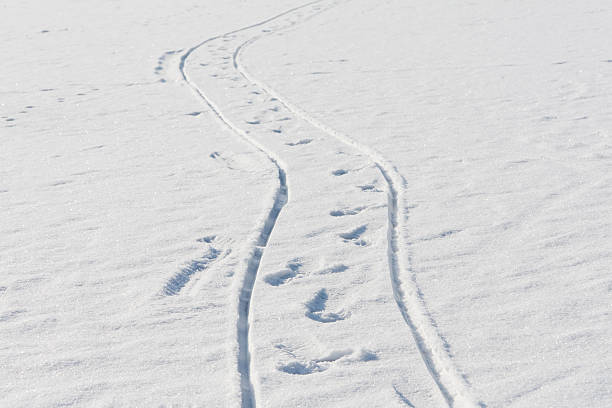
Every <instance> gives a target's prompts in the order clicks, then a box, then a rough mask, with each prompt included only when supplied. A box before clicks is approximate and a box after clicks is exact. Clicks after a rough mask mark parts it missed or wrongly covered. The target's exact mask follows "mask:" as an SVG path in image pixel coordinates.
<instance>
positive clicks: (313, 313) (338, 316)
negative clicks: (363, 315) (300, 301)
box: [305, 289, 350, 323]
mask: <svg viewBox="0 0 612 408" xmlns="http://www.w3.org/2000/svg"><path fill="white" fill-rule="evenodd" d="M328 300H329V295H328V293H327V290H326V289H320V290H319V291H318V292H317V293H315V295H314V297H313V298H312V299H311V300H309V301H308V302H306V304H305V306H306V317H308V318H309V319H311V320H314V321H317V322H320V323H334V322H337V321H339V320H344V319H346V318H348V317H349V316H350V314H349V313H345V312H344V311H340V312H339V313H332V312H326V311H325V309H326V303H327V301H328Z"/></svg>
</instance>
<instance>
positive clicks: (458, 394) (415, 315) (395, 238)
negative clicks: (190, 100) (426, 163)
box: [179, 0, 485, 408]
mask: <svg viewBox="0 0 612 408" xmlns="http://www.w3.org/2000/svg"><path fill="white" fill-rule="evenodd" d="M317 3H324V0H315V1H311V2H308V3H306V4H303V5H301V6H298V7H294V8H292V9H289V10H287V11H284V12H282V13H280V14H277V15H275V16H272V17H270V18H267V19H265V20H263V21H261V22H259V23H255V24H252V25H249V26H246V27H243V28H240V29H237V30H233V31H230V32H227V33H225V34H220V35H216V36H214V37H210V38H208V39H206V40H204V41H202V42H200V43H199V44H197V45H195V46H194V47H192V48H190V49H188V50H187V51H186V52H185V53H184V54H183V55H182V56H181V58H180V63H179V71H180V74H181V76H182V79H183V80H184V81H185V82H186V83H187V85H188V86H189V87H190V88H191V89H192V90H193V91H194V92H195V94H196V95H197V96H198V97H199V98H200V99H201V100H203V101H204V102H205V103H206V105H208V106H209V108H210V109H211V110H212V112H213V113H214V115H215V116H216V117H217V118H218V119H219V120H220V121H221V122H222V123H223V124H224V125H225V126H227V128H229V129H230V130H231V131H232V132H233V133H235V134H236V135H238V136H239V137H241V138H242V139H244V140H245V141H247V142H248V143H250V144H251V145H252V146H254V147H255V148H256V149H257V150H259V151H260V152H262V153H264V154H265V155H266V156H267V158H268V159H269V161H270V162H271V163H272V164H273V165H274V166H275V167H276V169H277V171H278V182H279V186H278V188H277V190H276V192H275V194H274V198H273V204H272V206H271V208H270V210H269V212H268V214H267V217H266V218H265V220H264V222H263V225H262V226H261V228H260V229H259V232H258V235H257V237H256V238H255V239H253V241H252V243H251V246H250V257H249V258H248V261H247V266H246V274H245V276H244V279H243V281H242V284H241V287H240V290H239V304H238V320H237V328H236V329H237V340H238V362H237V365H238V367H237V368H238V372H239V374H240V388H241V406H242V408H254V407H255V405H256V401H255V390H254V386H253V383H252V381H251V367H250V366H251V357H250V355H251V351H250V347H249V315H250V313H249V311H250V303H251V297H252V291H253V288H254V284H255V279H256V276H257V272H258V270H259V266H260V263H261V259H262V256H263V253H264V250H265V248H266V246H267V244H268V241H269V238H270V235H271V234H272V232H273V230H274V227H275V225H276V221H277V219H278V217H279V215H280V213H281V211H282V209H283V207H284V206H285V205H286V204H287V202H288V200H289V186H288V181H287V171H286V170H285V169H286V167H285V166H284V164H283V163H282V161H281V159H280V158H279V157H278V156H277V155H276V154H275V153H274V152H273V151H271V150H269V149H267V148H266V147H265V146H264V145H262V144H261V143H259V142H258V141H257V140H256V139H255V138H253V137H251V136H249V134H248V132H246V131H244V130H243V129H241V128H240V127H239V126H238V125H236V124H235V123H234V122H233V121H232V120H230V119H229V118H228V117H227V116H226V115H225V114H224V113H223V112H222V111H221V109H220V108H219V107H218V106H217V105H216V104H215V103H214V102H213V101H212V100H211V99H210V98H209V97H208V96H207V95H206V93H205V92H204V91H203V90H202V89H200V88H199V87H198V85H197V84H196V83H195V82H193V81H191V80H190V78H189V76H188V74H187V72H186V70H185V63H186V61H187V59H188V58H189V56H190V55H191V54H192V53H193V52H194V51H196V50H197V49H198V48H200V47H202V46H203V45H205V44H207V43H209V42H211V41H214V40H217V39H221V38H224V37H228V36H230V35H233V34H236V33H239V32H243V31H247V30H249V29H252V28H256V27H261V26H263V25H265V24H267V23H270V22H272V21H274V20H277V19H279V18H281V17H283V16H286V15H289V14H291V13H293V12H295V11H298V10H300V9H303V8H306V7H308V6H311V5H314V4H317ZM264 31H265V34H263V35H270V34H272V33H274V32H275V31H274V30H264ZM263 35H262V34H258V35H255V36H253V37H251V38H249V39H248V40H246V41H244V42H243V43H241V44H240V45H239V46H238V47H237V48H236V49H235V50H234V52H233V57H232V60H233V67H234V69H235V70H236V71H237V72H238V73H239V74H240V75H241V76H242V77H243V78H244V79H246V80H247V81H249V82H251V83H252V84H253V85H255V86H257V87H259V88H261V89H262V90H263V91H265V92H266V93H268V94H269V95H270V96H271V97H274V98H276V99H277V100H278V101H279V102H280V103H281V104H283V105H284V106H285V107H286V108H287V109H288V110H289V111H291V112H292V113H293V114H294V115H296V116H297V117H299V118H301V119H303V120H305V121H306V122H308V123H310V124H311V125H312V126H314V127H315V128H317V129H319V130H320V131H322V132H324V133H325V134H327V135H329V136H331V137H333V138H335V139H337V140H339V141H340V142H342V143H344V144H346V145H348V146H350V147H352V148H354V149H356V150H357V151H360V152H361V153H363V154H364V155H365V156H367V157H369V159H370V160H371V161H372V162H373V163H374V164H375V165H376V167H377V168H378V170H379V171H380V173H381V175H382V176H383V178H384V179H385V182H386V184H387V186H388V198H387V199H388V232H387V258H388V263H389V270H390V280H391V285H392V288H393V295H394V298H395V301H396V303H397V306H398V308H399V310H400V312H401V314H402V317H403V319H404V321H405V322H406V324H407V326H408V327H409V329H410V331H411V333H412V335H413V337H414V340H415V343H416V345H417V348H418V350H419V352H420V354H421V357H422V359H423V361H424V363H425V365H426V367H427V369H428V372H429V373H430V375H431V377H432V379H433V380H434V382H435V383H436V385H437V387H438V389H439V391H440V393H441V394H442V396H443V397H444V399H445V400H446V402H447V404H448V406H449V407H466V408H467V407H470V408H471V407H478V406H481V407H483V406H485V405H484V404H483V403H482V402H479V401H476V400H475V399H474V397H473V396H472V395H471V392H470V390H469V387H468V384H467V383H466V381H465V380H464V379H463V377H462V376H461V375H460V373H459V372H458V370H457V368H456V367H455V365H454V363H453V361H452V359H451V358H450V355H449V353H448V351H447V345H446V343H445V342H444V340H443V339H442V337H441V336H440V335H439V333H438V332H437V329H436V326H435V323H434V321H433V319H432V317H431V316H430V314H429V312H428V311H427V308H426V305H425V301H424V299H423V295H422V293H421V291H420V289H419V286H418V283H417V281H416V275H415V273H414V270H412V268H411V266H410V260H409V255H408V254H407V253H406V248H407V244H406V242H405V240H404V237H403V235H402V231H403V230H404V223H405V217H406V213H405V210H404V208H405V205H404V203H405V200H404V190H405V187H406V181H405V179H404V178H403V177H402V176H401V174H400V173H399V171H398V170H397V169H396V168H395V166H393V165H392V164H391V163H390V162H388V161H387V159H386V158H385V157H383V156H382V155H381V154H380V153H379V152H378V151H376V150H375V149H372V148H371V147H369V146H367V145H364V144H362V143H360V142H358V141H356V140H355V139H353V138H351V137H350V136H348V135H346V134H344V133H342V132H339V131H337V130H334V129H332V128H331V127H329V126H327V125H325V124H323V123H322V122H320V121H319V120H317V119H316V118H314V117H313V116H311V115H310V114H309V113H307V112H305V111H303V110H302V109H300V108H299V107H297V106H295V105H293V104H292V103H291V102H289V101H288V100H287V99H286V98H285V97H283V96H282V95H280V94H279V93H278V92H276V91H275V90H274V89H272V88H271V87H270V86H268V85H266V84H265V83H263V82H261V81H260V80H258V79H256V78H254V77H253V76H252V75H251V74H250V73H249V72H248V70H247V69H246V68H245V67H244V65H243V64H242V63H241V61H240V55H241V53H242V51H244V49H246V48H247V47H248V46H249V45H251V44H253V43H254V42H256V41H257V40H258V39H260V38H262V36H263Z"/></svg>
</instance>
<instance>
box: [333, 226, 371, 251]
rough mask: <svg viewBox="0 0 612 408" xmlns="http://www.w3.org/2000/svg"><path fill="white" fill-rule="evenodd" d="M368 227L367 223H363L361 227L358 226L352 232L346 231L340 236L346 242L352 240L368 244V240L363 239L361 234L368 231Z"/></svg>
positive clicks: (357, 243) (361, 244)
mask: <svg viewBox="0 0 612 408" xmlns="http://www.w3.org/2000/svg"><path fill="white" fill-rule="evenodd" d="M367 229H368V226H367V225H362V226H361V227H357V228H355V229H354V230H352V231H350V232H344V233H342V234H339V236H340V238H342V239H343V240H344V242H352V243H353V244H355V245H358V246H366V245H367V242H366V241H364V240H363V239H361V236H362V235H363V234H364V233H365V232H366V230H367Z"/></svg>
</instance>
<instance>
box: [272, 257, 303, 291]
mask: <svg viewBox="0 0 612 408" xmlns="http://www.w3.org/2000/svg"><path fill="white" fill-rule="evenodd" d="M301 267H302V263H301V262H300V260H299V259H297V258H296V259H293V260H291V261H290V262H289V263H288V264H287V266H286V268H285V269H283V270H282V271H279V272H275V273H270V274H268V275H266V276H265V277H264V282H266V283H267V284H268V285H271V286H280V285H284V284H285V283H287V282H289V281H290V280H292V279H294V278H295V277H297V276H298V275H301V272H300V268H301Z"/></svg>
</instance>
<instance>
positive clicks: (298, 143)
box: [285, 139, 312, 146]
mask: <svg viewBox="0 0 612 408" xmlns="http://www.w3.org/2000/svg"><path fill="white" fill-rule="evenodd" d="M310 142H312V139H302V140H300V141H299V142H289V143H285V144H286V145H287V146H299V145H305V144H308V143H310Z"/></svg>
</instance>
